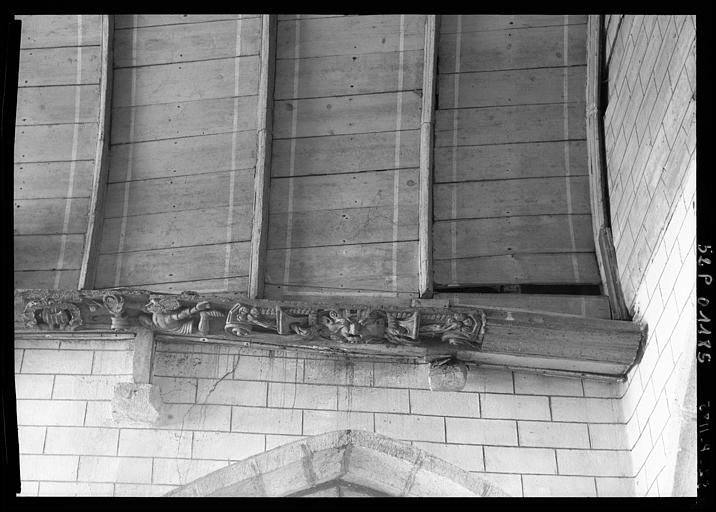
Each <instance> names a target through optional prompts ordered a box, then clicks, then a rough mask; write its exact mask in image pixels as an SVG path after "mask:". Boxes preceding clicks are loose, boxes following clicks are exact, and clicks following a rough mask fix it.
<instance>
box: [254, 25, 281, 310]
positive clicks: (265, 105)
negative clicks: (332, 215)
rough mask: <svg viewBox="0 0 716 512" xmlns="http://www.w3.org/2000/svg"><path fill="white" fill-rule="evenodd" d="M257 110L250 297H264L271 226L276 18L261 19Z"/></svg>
mask: <svg viewBox="0 0 716 512" xmlns="http://www.w3.org/2000/svg"><path fill="white" fill-rule="evenodd" d="M259 66H260V75H259V97H258V110H257V115H258V119H257V121H258V122H257V136H258V141H257V149H256V173H255V174H254V218H253V224H252V228H251V253H250V256H249V257H250V259H249V291H248V294H249V297H251V298H259V297H263V291H264V275H265V273H266V246H267V244H268V224H269V184H270V182H271V143H272V140H273V130H272V126H273V90H274V75H275V69H276V15H275V14H264V15H263V16H262V17H261V57H260V64H259Z"/></svg>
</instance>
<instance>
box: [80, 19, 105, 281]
mask: <svg viewBox="0 0 716 512" xmlns="http://www.w3.org/2000/svg"><path fill="white" fill-rule="evenodd" d="M113 40H114V16H113V15H107V14H104V15H102V39H101V42H100V48H101V50H100V58H101V62H100V81H99V84H100V85H99V114H98V118H97V125H98V126H97V147H96V150H95V160H94V179H93V182H92V195H91V197H90V204H89V213H88V216H89V220H88V225H87V232H86V234H85V244H84V249H83V254H82V265H81V267H80V279H79V284H78V288H79V289H86V288H92V287H93V286H94V282H95V273H96V270H97V259H98V257H99V244H100V241H101V233H102V224H103V221H104V196H105V192H106V191H107V176H108V175H109V141H110V136H109V133H110V127H111V118H112V115H111V114H112V68H113V65H114V64H113V49H112V48H113Z"/></svg>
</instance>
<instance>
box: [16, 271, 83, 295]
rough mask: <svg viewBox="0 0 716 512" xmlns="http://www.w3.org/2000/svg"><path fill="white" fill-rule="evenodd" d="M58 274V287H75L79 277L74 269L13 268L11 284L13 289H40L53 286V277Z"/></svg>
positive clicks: (68, 288)
mask: <svg viewBox="0 0 716 512" xmlns="http://www.w3.org/2000/svg"><path fill="white" fill-rule="evenodd" d="M57 274H59V275H60V282H59V284H58V286H59V288H61V289H65V290H73V289H75V288H76V287H77V282H78V280H79V277H80V271H79V269H76V270H24V271H23V270H20V271H18V270H17V269H15V272H14V278H13V286H14V288H15V289H20V288H27V289H33V288H34V289H40V288H48V287H53V286H55V278H56V276H57Z"/></svg>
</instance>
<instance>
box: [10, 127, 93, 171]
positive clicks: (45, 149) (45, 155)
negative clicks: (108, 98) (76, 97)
mask: <svg viewBox="0 0 716 512" xmlns="http://www.w3.org/2000/svg"><path fill="white" fill-rule="evenodd" d="M75 126H77V130H78V133H77V154H76V159H77V160H93V159H94V155H95V144H96V142H97V123H96V122H95V123H81V124H78V125H74V124H52V125H36V126H18V127H16V129H15V162H16V163H20V162H64V161H70V160H72V138H73V136H74V130H75Z"/></svg>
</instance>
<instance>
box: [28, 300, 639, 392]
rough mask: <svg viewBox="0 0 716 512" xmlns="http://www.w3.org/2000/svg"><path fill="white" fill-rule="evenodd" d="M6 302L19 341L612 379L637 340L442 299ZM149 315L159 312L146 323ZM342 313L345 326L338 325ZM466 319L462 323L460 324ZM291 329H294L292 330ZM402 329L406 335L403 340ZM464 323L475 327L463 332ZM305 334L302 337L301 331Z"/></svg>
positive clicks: (625, 325)
mask: <svg viewBox="0 0 716 512" xmlns="http://www.w3.org/2000/svg"><path fill="white" fill-rule="evenodd" d="M15 298H16V300H15V331H16V335H19V336H25V335H27V336H37V335H38V333H43V334H45V335H49V334H50V333H51V332H56V333H57V334H58V335H62V336H68V335H76V336H82V335H83V334H85V333H86V334H90V332H94V333H101V332H109V331H110V328H111V327H113V328H114V329H115V330H116V331H118V332H127V331H136V329H137V327H138V326H140V327H141V326H143V327H147V328H150V329H152V330H153V331H154V332H155V334H156V335H157V336H160V337H162V338H164V339H167V338H168V339H176V340H186V341H194V342H207V343H231V344H239V345H244V346H261V347H280V348H282V349H298V350H313V351H320V352H324V353H341V354H343V355H347V356H356V357H366V356H375V357H391V358H407V359H424V360H425V359H427V360H434V359H441V358H455V359H458V360H460V361H465V362H469V363H475V364H481V365H490V366H497V367H506V368H518V369H522V370H530V371H541V372H547V373H549V372H552V373H556V374H564V375H572V376H580V377H585V376H591V377H597V378H612V379H620V378H623V377H624V376H625V375H626V373H627V372H628V370H629V368H630V367H631V366H632V365H633V364H634V362H635V360H636V358H637V354H638V351H639V348H640V346H641V345H642V343H643V340H644V335H645V334H644V332H643V331H642V330H641V329H640V328H639V326H637V325H636V324H634V323H632V322H625V321H616V320H605V319H599V318H587V317H580V316H577V315H565V314H557V313H548V312H544V311H530V310H525V309H514V308H509V307H502V308H500V307H494V306H492V307H482V306H479V305H474V304H473V305H470V306H465V305H456V304H452V303H450V302H449V301H445V300H442V301H440V300H423V301H416V302H415V305H414V306H412V307H409V306H403V305H390V304H382V305H381V304H376V303H372V304H345V303H324V304H322V305H320V304H316V303H306V302H295V301H273V300H266V299H249V298H248V297H246V296H239V295H235V294H216V295H197V294H187V293H185V294H180V295H169V294H153V293H151V292H148V291H144V290H133V289H115V290H86V291H78V290H17V291H16V296H15ZM326 300H328V299H326ZM244 307H245V309H243V313H241V311H242V308H244ZM254 308H255V310H254V311H252V309H254ZM152 310H154V311H159V312H160V314H159V315H158V316H152V314H151V311H152ZM361 313H371V314H372V315H374V316H373V317H368V316H367V315H366V316H365V317H363V318H377V319H378V320H377V323H376V324H375V325H376V327H375V330H374V331H370V329H371V327H370V325H371V324H370V322H367V323H364V324H360V322H357V321H353V320H352V319H353V318H358V317H360V314H361ZM242 314H243V316H242ZM247 314H249V317H248V318H247V316H246V315H247ZM333 315H335V316H333ZM345 315H347V316H345ZM353 315H355V316H353ZM391 315H392V317H393V318H397V319H400V320H401V321H402V322H403V324H402V325H404V326H405V327H406V329H405V332H403V334H402V335H401V336H402V337H398V339H396V337H395V336H389V335H388V331H389V329H388V325H389V323H390V318H391ZM344 316H345V318H349V319H351V320H350V321H347V322H344V323H341V322H343V320H342V318H344ZM171 317H173V318H174V320H171ZM469 318H472V319H473V321H472V324H471V323H470V321H469V320H468V319H469ZM332 319H338V321H337V322H334V321H333V320H332ZM411 321H414V323H413V324H411ZM465 321H467V324H464V323H463V324H461V323H460V322H465ZM202 322H203V323H202ZM179 324H182V325H179ZM298 325H300V326H302V327H301V329H297V328H294V327H292V326H298ZM324 325H329V326H331V327H333V328H332V329H328V330H330V331H331V335H330V336H327V335H326V334H327V332H328V330H326V329H325V328H324V327H322V326H324ZM361 325H368V326H369V327H362V326H361ZM411 325H412V328H413V331H412V333H413V334H412V338H410V336H411V335H410V334H408V332H409V331H410V330H411ZM465 325H467V326H470V325H473V326H476V327H479V329H477V328H475V329H472V330H470V329H467V330H466V329H464V326H465ZM312 326H313V330H312ZM351 329H355V332H356V333H358V334H361V335H362V336H363V337H360V336H359V337H357V338H356V337H352V336H351V335H350V334H348V333H349V332H353V331H351ZM308 331H311V332H310V333H309V334H306V332H308ZM369 331H370V332H369ZM466 333H467V334H466ZM470 333H475V335H474V336H471V334H470ZM373 334H375V336H373V337H372V338H371V337H369V335H373ZM408 338H410V339H408Z"/></svg>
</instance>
